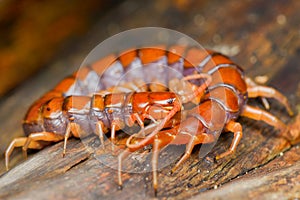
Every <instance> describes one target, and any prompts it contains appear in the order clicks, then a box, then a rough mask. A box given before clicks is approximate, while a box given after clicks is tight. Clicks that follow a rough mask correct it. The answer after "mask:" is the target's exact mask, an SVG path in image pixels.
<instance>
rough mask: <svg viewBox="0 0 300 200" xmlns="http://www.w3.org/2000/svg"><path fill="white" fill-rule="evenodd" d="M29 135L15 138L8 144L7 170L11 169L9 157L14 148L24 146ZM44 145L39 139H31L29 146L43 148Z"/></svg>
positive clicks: (6, 153) (6, 154) (6, 152)
mask: <svg viewBox="0 0 300 200" xmlns="http://www.w3.org/2000/svg"><path fill="white" fill-rule="evenodd" d="M26 140H27V137H19V138H15V139H14V140H13V141H12V142H11V143H10V144H9V146H8V148H7V149H6V151H5V167H6V170H8V169H9V158H10V155H11V154H12V152H13V150H14V148H15V147H23V146H24V145H25V143H26ZM43 147H44V145H42V144H41V143H39V142H37V141H31V142H30V144H29V146H28V148H30V149H41V148H43Z"/></svg>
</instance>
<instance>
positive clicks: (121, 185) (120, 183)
mask: <svg viewBox="0 0 300 200" xmlns="http://www.w3.org/2000/svg"><path fill="white" fill-rule="evenodd" d="M130 153H131V152H130V151H129V150H128V149H125V151H123V152H122V153H120V154H119V156H118V185H119V189H122V188H123V181H122V161H123V160H124V159H125V158H126V157H128V156H129V155H130Z"/></svg>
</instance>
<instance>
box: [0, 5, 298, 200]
mask: <svg viewBox="0 0 300 200" xmlns="http://www.w3.org/2000/svg"><path fill="white" fill-rule="evenodd" d="M178 2H181V1H165V3H160V1H158V0H157V1H154V2H153V3H150V1H149V2H148V1H145V2H143V3H141V1H135V0H128V1H125V2H124V3H123V4H121V5H120V6H119V7H118V8H115V9H114V10H113V11H112V12H110V13H108V14H107V15H106V16H104V17H103V18H102V19H99V23H98V25H97V26H95V27H93V28H92V30H93V33H92V34H91V35H89V38H88V39H87V38H83V39H82V40H83V42H82V43H81V44H84V43H85V42H86V43H88V44H90V42H91V41H93V42H98V41H99V36H100V37H101V38H105V36H108V35H111V34H113V33H117V32H119V31H122V30H125V29H130V28H134V27H139V26H162V27H168V28H171V29H175V30H178V31H181V32H184V33H186V34H187V35H190V36H192V37H194V38H195V39H196V40H197V41H199V42H200V43H201V44H202V45H204V46H205V47H209V48H212V49H215V50H220V51H222V52H224V53H226V54H229V55H231V56H232V58H233V59H234V60H235V61H236V62H237V63H238V64H240V65H241V66H242V67H243V68H244V69H245V71H246V73H247V75H248V76H250V77H252V78H254V77H255V76H258V75H264V76H267V77H268V81H267V83H266V84H267V85H270V86H272V87H275V88H277V89H279V90H280V91H282V92H283V93H284V94H285V95H286V96H287V97H288V98H289V100H290V102H291V104H292V105H293V109H294V110H295V111H296V112H297V111H298V112H299V110H300V104H299V99H300V83H299V76H297V74H299V70H300V68H299V63H298V60H299V59H298V58H299V57H300V51H299V46H300V34H299V27H298V22H297V19H300V13H299V12H298V10H299V9H300V2H299V1H297V0H294V1H292V0H288V1H273V3H272V4H270V3H269V2H267V1H259V0H253V1H242V2H237V1H234V0H229V1H224V2H222V3H220V1H201V2H196V1H186V2H185V1H182V2H185V3H183V4H182V3H178ZM189 2H192V3H189ZM116 13H117V14H116ZM150 16H151V17H150ZM104 24H106V25H107V28H106V29H104V30H103V25H104ZM87 41H89V42H87ZM82 46H83V48H84V49H86V48H87V46H88V45H86V46H84V45H82ZM78 51H80V50H78ZM74 54H75V55H80V53H78V52H75V53H74ZM61 60H62V61H61V64H62V65H65V64H70V63H71V62H72V61H70V60H71V59H70V58H69V60H68V59H67V60H66V59H65V61H64V59H63V58H62V59H61ZM68 62H69V63H68ZM62 65H59V66H62ZM53 69H56V70H53V71H51V70H49V71H48V73H46V74H40V76H38V77H36V78H35V79H33V82H34V83H35V84H40V85H41V84H43V83H45V78H47V77H48V79H47V80H50V79H51V78H50V77H55V74H58V72H57V69H59V67H57V66H56V68H55V66H54V67H53ZM58 71H59V70H58ZM65 73H66V72H65ZM61 76H62V75H61ZM59 78H61V77H57V79H54V80H53V79H51V81H50V85H49V86H47V87H44V88H39V87H34V86H33V84H25V85H24V87H22V88H20V89H19V90H16V91H15V93H13V94H11V96H8V97H6V98H5V99H3V100H2V101H1V105H0V106H1V110H3V112H2V113H0V119H1V122H0V123H1V127H3V128H4V129H2V130H10V131H1V132H2V135H1V136H0V139H1V146H0V149H1V152H4V149H5V147H6V145H7V144H8V142H9V141H10V140H11V139H12V138H14V137H16V136H17V135H21V134H22V133H21V129H20V126H19V125H16V124H18V121H17V120H18V118H21V117H22V116H23V115H21V114H23V113H25V112H26V108H27V107H28V105H29V104H30V102H32V101H33V99H35V98H37V97H38V96H40V95H41V94H42V93H43V92H44V91H46V90H47V89H49V88H51V84H54V83H55V82H57V81H59ZM46 84H47V83H46ZM32 87H34V88H32ZM30 91H34V92H33V94H31V92H30ZM24 96H26V98H25V99H24V100H21V97H24ZM20 101H21V102H20ZM249 104H251V105H255V106H259V107H262V106H261V102H260V100H259V99H254V100H250V101H249ZM270 104H271V110H270V112H271V113H272V114H274V115H276V116H278V117H279V118H280V119H281V120H283V121H284V122H285V123H286V124H289V127H290V129H291V131H290V132H291V135H288V136H289V137H290V138H292V142H291V143H292V144H291V143H290V142H289V141H288V140H287V139H286V138H285V137H281V136H280V133H279V132H278V131H276V130H274V129H273V128H272V127H270V126H268V125H266V124H264V123H263V122H258V121H253V120H250V119H246V118H240V119H239V122H241V124H242V125H243V130H244V136H243V138H242V140H241V143H240V145H239V146H238V149H237V152H236V154H235V155H233V156H230V157H226V158H224V159H221V160H218V161H214V159H213V158H214V156H216V155H217V154H219V153H221V152H223V151H225V150H226V149H228V147H229V145H230V142H231V139H232V134H230V133H225V134H223V135H222V136H221V137H220V138H219V140H218V142H217V144H216V145H215V146H214V148H213V149H212V151H211V152H210V153H209V154H208V155H207V156H206V157H204V158H201V159H200V158H199V157H198V153H199V149H200V150H201V148H200V147H198V148H197V149H196V150H195V151H194V152H193V154H192V156H191V158H190V159H189V160H188V161H187V162H186V163H184V165H183V166H182V167H180V168H179V169H178V171H177V172H176V173H174V174H172V175H171V174H170V173H169V172H170V169H171V168H172V166H173V165H174V163H175V161H174V160H176V158H177V157H176V156H177V155H178V152H180V151H182V150H183V149H184V147H180V146H179V147H176V146H170V147H168V151H167V152H166V153H165V152H163V153H162V154H161V156H160V162H161V163H162V161H166V160H170V161H172V160H173V162H171V164H170V165H167V166H165V167H162V169H161V170H160V173H159V190H158V198H159V199H166V198H168V199H187V198H194V199H198V198H200V197H202V198H205V199H215V198H217V199H228V198H229V197H230V198H231V199H241V198H245V199H253V198H255V199H265V198H267V199H269V198H277V197H278V198H283V199H288V198H299V197H300V196H299V192H298V191H299V179H300V178H299V173H298V171H299V166H300V165H299V163H300V157H299V156H298V155H299V149H298V146H297V142H298V140H299V138H300V137H299V135H300V120H299V118H300V117H299V115H296V116H295V117H292V118H291V117H289V116H288V114H287V112H286V111H285V109H284V108H283V106H281V105H280V104H279V103H278V102H276V101H275V100H270ZM20 116H21V117H20ZM13 133H14V134H13ZM98 143H99V142H98V140H97V138H96V137H95V136H92V137H89V138H86V139H85V140H84V144H85V145H83V143H81V142H80V140H76V139H72V140H70V142H69V143H68V151H67V157H65V158H62V157H61V153H62V143H58V144H56V145H53V146H49V147H47V148H46V149H44V150H42V151H39V152H37V153H34V154H31V156H30V158H29V159H28V160H26V161H22V158H21V156H20V154H21V152H19V153H16V154H14V156H13V157H14V159H13V162H12V166H14V167H13V168H12V169H11V170H10V171H9V172H7V173H5V174H3V175H2V176H1V177H0V198H5V199H24V198H32V197H39V198H43V199H53V198H56V199H100V198H101V199H102V198H105V199H117V198H118V199H141V198H144V199H152V198H154V196H153V190H152V175H151V173H124V174H123V179H124V188H123V190H122V191H120V190H118V189H117V184H116V177H117V176H116V175H117V174H116V173H117V172H116V170H115V166H116V156H114V155H111V153H110V152H109V151H103V150H101V149H100V150H97V151H93V152H90V151H87V150H89V149H91V147H97V145H98ZM106 143H107V146H109V141H108V140H107V141H106ZM168 152H172V153H168ZM148 162H149V155H148V156H136V157H134V156H132V157H131V158H130V159H129V160H128V161H126V162H125V165H126V167H127V168H128V169H136V170H137V171H141V170H144V169H146V170H147V169H148V168H149V167H148V166H147V163H148ZM2 163H3V160H1V165H0V167H1V168H0V169H1V171H2V172H3V171H4V167H3V164H2Z"/></svg>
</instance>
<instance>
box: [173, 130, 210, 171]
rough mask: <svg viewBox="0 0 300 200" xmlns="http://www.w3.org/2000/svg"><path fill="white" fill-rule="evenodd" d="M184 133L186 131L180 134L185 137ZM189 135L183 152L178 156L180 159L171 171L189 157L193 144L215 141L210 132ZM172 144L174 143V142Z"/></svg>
mask: <svg viewBox="0 0 300 200" xmlns="http://www.w3.org/2000/svg"><path fill="white" fill-rule="evenodd" d="M186 134H187V133H184V134H182V135H184V137H187V135H186ZM178 136H180V134H179V135H178ZM189 137H190V140H189V142H188V143H187V145H186V149H185V153H184V154H183V156H182V157H181V158H180V160H179V161H178V162H177V163H176V164H175V166H174V167H173V168H172V170H171V173H174V172H175V171H176V170H177V169H178V167H179V166H180V165H181V164H182V163H184V161H186V159H188V158H189V157H190V155H191V153H192V150H193V148H194V146H195V145H197V144H200V143H202V144H203V143H211V142H213V141H215V137H214V136H213V135H212V134H207V133H205V132H202V133H197V134H196V135H190V134H189ZM175 140H176V139H175ZM174 144H176V142H175V143H174Z"/></svg>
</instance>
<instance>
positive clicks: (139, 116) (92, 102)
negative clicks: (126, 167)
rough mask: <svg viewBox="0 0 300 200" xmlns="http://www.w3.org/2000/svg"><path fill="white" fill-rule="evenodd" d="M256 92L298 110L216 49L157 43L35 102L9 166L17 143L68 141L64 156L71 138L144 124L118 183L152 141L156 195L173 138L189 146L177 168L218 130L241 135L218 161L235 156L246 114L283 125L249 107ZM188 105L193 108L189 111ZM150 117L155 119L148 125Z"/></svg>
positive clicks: (130, 144)
mask: <svg viewBox="0 0 300 200" xmlns="http://www.w3.org/2000/svg"><path fill="white" fill-rule="evenodd" d="M124 77H125V78H124ZM120 79H122V81H120V82H118V81H119V80H120ZM116 84H117V86H116ZM254 97H262V98H265V97H268V98H276V99H277V100H278V101H280V102H281V103H282V104H283V105H284V106H285V107H286V108H287V110H288V112H289V114H291V115H292V110H291V108H290V106H289V104H288V101H287V99H286V97H284V96H283V95H282V94H281V93H280V92H278V91H277V90H275V89H273V88H270V87H267V86H259V85H256V84H255V83H254V82H253V81H251V79H249V78H247V77H245V75H244V73H243V70H242V69H241V68H240V67H239V66H238V65H236V64H235V63H234V62H233V61H232V60H230V59H229V58H228V57H226V56H224V55H222V54H220V53H217V52H214V51H210V50H202V49H198V48H186V47H183V46H169V47H164V46H157V47H146V48H140V49H131V50H127V51H124V52H121V53H120V54H119V55H109V56H107V57H105V58H103V59H100V60H98V61H97V62H95V63H93V64H91V65H88V66H85V67H83V68H81V69H80V70H79V71H77V72H76V73H74V74H73V75H71V76H69V77H67V78H65V79H64V80H62V81H61V82H60V83H59V84H58V85H57V86H56V87H55V88H53V89H52V90H51V91H49V92H48V93H46V94H45V95H43V96H42V97H41V98H40V99H38V100H37V101H36V102H34V103H33V105H32V106H31V107H30V108H29V110H28V112H27V114H26V116H25V118H24V121H23V129H24V132H25V135H26V136H27V137H19V138H16V139H14V140H13V141H12V142H11V144H10V145H9V147H8V148H7V150H6V154H5V156H6V167H7V168H8V163H9V156H10V155H11V153H12V151H13V149H14V148H15V147H22V148H23V150H24V152H26V150H27V149H28V148H32V149H40V148H43V147H44V146H45V143H44V142H57V141H61V140H64V152H63V155H64V154H65V151H66V144H67V139H68V138H69V137H70V136H74V137H83V136H85V135H88V134H91V133H95V134H97V135H98V136H99V138H100V140H101V143H103V137H104V136H103V135H104V134H105V133H106V132H108V130H109V129H110V130H111V140H112V141H113V142H114V140H115V132H116V131H117V130H119V129H122V128H123V127H124V126H129V127H131V126H133V125H134V124H138V125H139V126H140V127H141V131H140V132H139V133H137V134H133V135H131V136H130V137H129V138H128V140H127V143H126V146H127V149H126V150H125V151H124V152H123V153H121V154H120V155H119V169H118V184H119V186H122V179H121V167H122V165H121V162H122V160H123V159H124V158H125V157H126V156H127V155H129V154H130V153H131V152H134V151H136V150H138V149H141V148H142V147H144V146H146V145H149V144H152V145H153V157H152V168H153V187H154V190H155V192H156V190H157V185H158V183H157V159H158V154H159V151H160V150H161V149H162V148H163V147H165V146H167V145H168V144H170V142H172V144H185V145H186V146H187V147H186V152H185V154H184V155H183V156H182V158H181V159H180V160H179V161H178V162H177V163H176V165H175V166H174V168H173V171H175V170H176V169H177V168H178V166H180V165H181V164H182V163H183V162H184V161H185V160H186V159H187V158H188V157H189V155H190V153H191V151H192V149H193V147H194V146H195V145H196V144H200V143H211V142H214V141H216V140H217V135H216V132H217V131H222V130H223V129H224V130H226V131H230V132H233V133H234V138H233V142H232V144H231V146H230V148H229V150H228V151H226V152H224V153H222V154H221V155H218V156H217V159H220V158H223V157H225V156H227V155H230V154H232V153H233V152H234V151H235V150H236V148H237V145H238V143H239V141H240V139H241V137H242V127H241V125H240V124H239V123H238V122H236V119H237V117H238V116H240V115H241V116H246V117H249V118H252V119H255V120H262V121H264V122H266V123H267V124H269V125H271V126H274V127H275V128H277V129H280V130H284V129H285V125H284V124H283V123H282V122H281V121H280V120H279V119H277V118H276V117H275V116H273V115H271V114H270V113H268V112H266V111H264V110H261V109H258V108H254V107H251V106H249V105H247V99H248V98H254ZM189 102H192V103H193V108H192V109H186V108H185V105H186V104H188V103H189ZM265 102H266V101H265ZM266 106H267V105H266ZM181 111H186V112H185V114H186V116H185V117H182V119H184V120H183V121H182V122H181V123H180V119H177V118H176V117H174V116H175V114H176V113H178V112H181ZM145 119H150V120H151V121H152V122H153V124H150V125H148V127H144V121H145ZM87 121H88V122H89V123H87ZM162 129H164V130H162Z"/></svg>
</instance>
